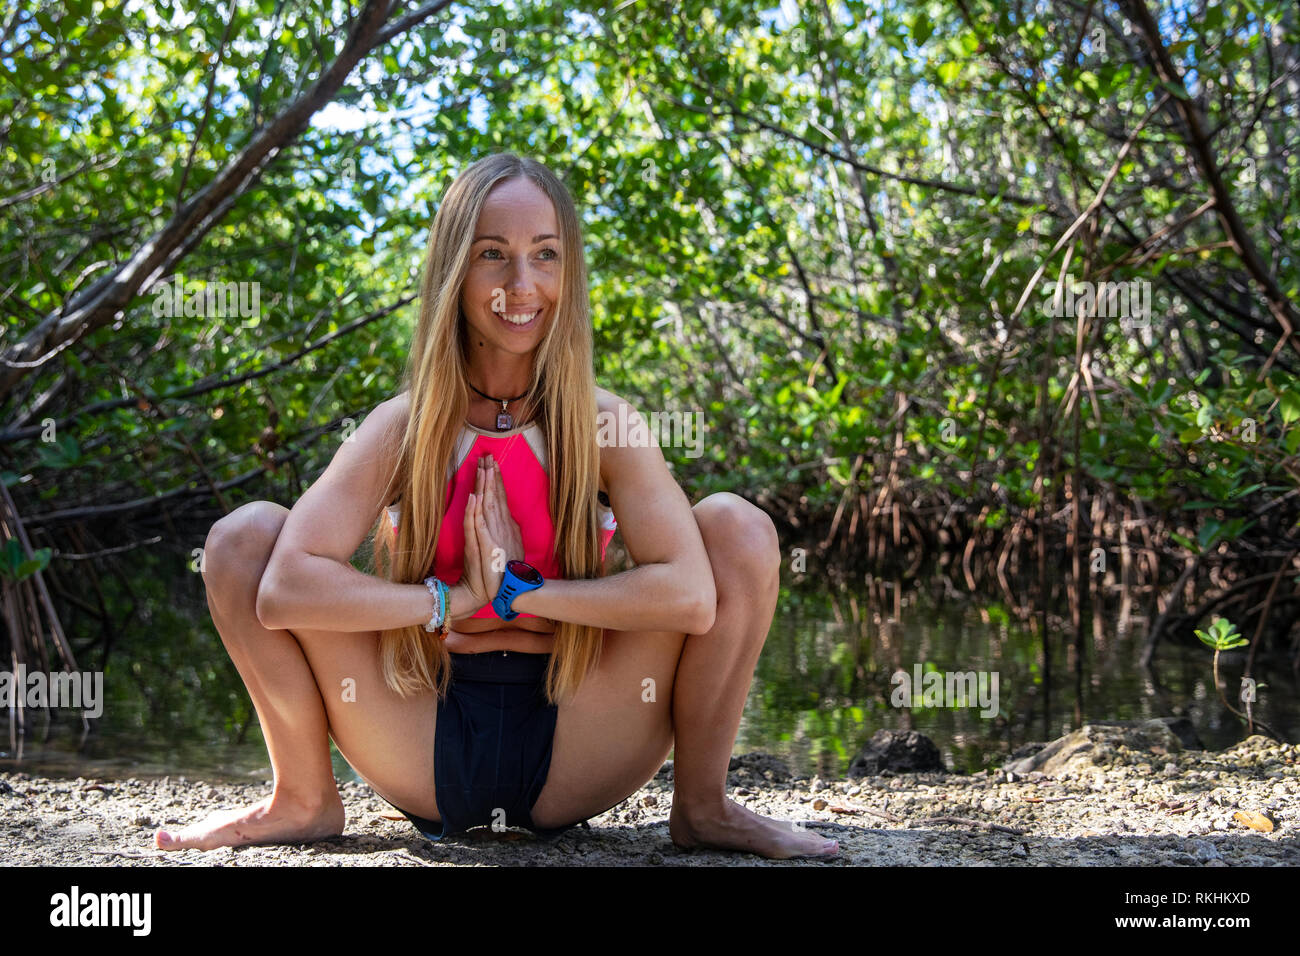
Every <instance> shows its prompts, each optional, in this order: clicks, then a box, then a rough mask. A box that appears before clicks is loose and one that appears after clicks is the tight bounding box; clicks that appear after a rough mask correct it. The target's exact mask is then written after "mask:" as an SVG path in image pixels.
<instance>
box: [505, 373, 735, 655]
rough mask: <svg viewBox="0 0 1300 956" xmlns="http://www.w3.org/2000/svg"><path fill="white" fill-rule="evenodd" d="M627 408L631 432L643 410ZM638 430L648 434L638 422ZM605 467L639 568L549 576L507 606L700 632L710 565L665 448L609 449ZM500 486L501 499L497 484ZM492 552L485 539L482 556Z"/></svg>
mask: <svg viewBox="0 0 1300 956" xmlns="http://www.w3.org/2000/svg"><path fill="white" fill-rule="evenodd" d="M619 404H624V405H627V403H626V402H624V401H623V400H622V399H618V398H616V397H615V400H614V401H613V403H612V405H611V406H610V407H609V408H607V409H603V410H608V411H611V412H613V413H614V414H618V405H619ZM627 407H628V410H627V412H626V413H625V414H626V415H627V419H626V420H627V421H628V432H629V433H633V434H635V433H636V431H637V429H635V427H634V424H633V423H634V422H636V421H637V420H638V419H640V415H639V414H638V412H637V411H636V410H635V409H634V408H632V407H631V405H628V406H627ZM641 427H642V428H643V429H644V431H643V432H642V433H643V434H645V435H649V434H650V429H649V426H648V425H646V424H645V422H644V420H643V419H642V420H641ZM602 464H603V467H604V471H605V477H606V485H607V486H608V488H609V497H610V507H611V509H612V510H613V512H614V514H615V515H617V516H618V526H619V529H620V530H621V531H622V532H623V541H624V543H625V544H626V546H627V550H628V554H629V556H630V557H631V558H632V560H633V561H634V562H635V563H636V565H637V567H635V568H633V569H632V570H630V571H624V572H621V573H619V574H612V575H609V576H608V577H603V578H592V579H589V580H553V581H547V582H546V583H545V584H544V585H543V586H542V587H541V588H539V589H538V590H536V591H529V592H527V593H526V594H521V595H520V596H519V597H517V598H515V600H514V603H513V604H512V605H511V607H512V608H513V609H514V610H516V611H526V612H527V613H529V614H536V615H538V616H539V617H545V618H550V619H551V620H553V621H572V622H574V623H577V624H590V625H593V626H596V627H605V628H609V629H610V630H616V631H681V632H684V633H687V634H703V633H705V632H706V631H708V630H709V629H710V628H711V627H713V618H714V613H715V611H716V610H717V592H716V590H715V587H714V582H713V568H712V566H711V565H710V564H709V556H708V553H707V552H706V551H705V549H704V539H703V538H701V537H700V529H699V525H698V524H696V522H695V515H694V513H693V512H692V511H691V504H690V502H689V501H688V500H687V498H686V495H685V493H683V491H682V489H681V488H680V487H678V485H677V482H676V481H674V480H673V476H672V474H671V472H669V471H668V466H667V464H665V462H664V456H663V452H662V451H660V449H659V446H658V445H656V444H654V443H653V442H651V443H650V444H649V445H647V446H643V447H636V446H629V447H606V448H604V449H603V450H602ZM498 491H499V492H500V493H501V495H502V497H503V498H504V489H502V488H501V487H500V486H499V485H498ZM480 550H483V542H482V541H481V540H480ZM491 550H492V545H491V544H489V545H488V547H487V548H486V553H488V554H490V553H491Z"/></svg>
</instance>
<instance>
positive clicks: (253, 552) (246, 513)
mask: <svg viewBox="0 0 1300 956" xmlns="http://www.w3.org/2000/svg"><path fill="white" fill-rule="evenodd" d="M288 514H289V509H288V508H286V507H284V506H283V505H278V504H276V503H275V502H273V501H250V502H248V503H247V504H243V505H240V506H239V507H238V508H236V509H235V510H234V511H232V512H230V514H228V515H226V516H225V517H224V518H220V519H218V520H217V521H216V522H215V523H214V524H213V525H212V527H211V528H210V529H209V531H208V537H207V539H206V540H205V541H204V542H203V556H202V558H201V560H200V564H199V568H200V570H201V571H202V573H203V583H204V584H205V585H206V586H207V587H208V589H209V590H212V589H218V590H219V589H222V588H225V587H230V586H239V585H240V584H241V583H242V584H244V585H247V584H249V583H253V582H257V581H260V580H261V577H262V572H263V571H264V570H265V569H266V563H267V561H268V560H269V559H270V557H271V551H272V549H273V548H274V547H275V541H276V539H277V538H278V537H279V536H280V529H281V528H283V527H284V519H285V518H286V517H287V516H288Z"/></svg>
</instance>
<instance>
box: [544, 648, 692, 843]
mask: <svg viewBox="0 0 1300 956" xmlns="http://www.w3.org/2000/svg"><path fill="white" fill-rule="evenodd" d="M685 640H686V635H685V634H682V633H674V632H670V631H609V630H607V631H605V632H604V633H603V635H602V638H601V642H602V646H601V652H600V658H599V661H598V662H597V664H596V667H595V668H593V670H592V672H591V674H589V675H588V676H587V679H586V680H584V681H583V682H582V684H581V686H580V687H579V688H578V692H577V693H576V694H575V695H574V696H573V697H572V698H571V699H570V700H567V701H562V702H561V703H560V705H559V709H558V714H557V717H556V724H555V741H554V746H553V748H552V752H551V766H550V769H549V770H548V771H547V776H546V784H545V786H544V787H543V788H542V792H541V794H540V795H539V796H538V798H537V802H536V803H535V804H534V805H533V808H532V817H533V823H534V824H536V825H537V826H538V827H542V828H549V827H556V826H562V825H564V824H566V823H571V822H573V821H575V820H583V819H586V818H587V817H590V816H594V815H596V814H598V813H602V812H604V811H605V810H608V809H609V808H610V807H613V806H616V805H618V804H619V803H621V802H622V801H623V800H625V799H627V797H628V795H629V794H632V793H635V792H636V790H637V789H638V788H639V787H640V786H642V785H643V784H644V783H645V782H646V781H647V780H649V779H650V778H651V777H652V776H654V774H655V771H657V770H658V769H659V768H660V767H661V766H662V765H663V762H664V760H665V759H666V758H667V757H668V754H669V753H670V752H671V751H672V747H673V719H672V702H673V680H674V677H675V675H676V672H677V661H678V659H679V658H680V657H681V653H682V646H683V644H684V643H685Z"/></svg>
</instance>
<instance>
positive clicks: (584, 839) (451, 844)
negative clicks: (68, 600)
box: [0, 736, 1300, 867]
mask: <svg viewBox="0 0 1300 956" xmlns="http://www.w3.org/2000/svg"><path fill="white" fill-rule="evenodd" d="M1298 753H1300V748H1297V747H1294V746H1291V745H1288V744H1278V743H1276V742H1274V741H1272V740H1269V739H1267V738H1264V737H1260V736H1254V737H1250V738H1248V739H1247V740H1245V741H1243V742H1242V743H1240V744H1238V745H1236V746H1235V747H1232V748H1229V749H1227V750H1223V751H1218V752H1212V751H1203V750H1186V751H1182V752H1179V753H1176V754H1172V755H1168V756H1166V755H1163V754H1161V755H1158V756H1157V755H1154V754H1151V753H1141V752H1124V751H1121V752H1120V753H1119V754H1117V755H1116V757H1115V758H1114V759H1113V760H1108V761H1107V762H1106V763H1105V764H1104V765H1102V766H1097V767H1093V768H1086V769H1079V770H1077V771H1076V770H1068V771H1064V772H1061V773H1060V774H1059V775H1057V776H1048V775H1046V774H1044V773H1041V772H1037V771H1035V772H1032V773H1029V774H1025V775H1023V776H1022V775H1019V774H1014V773H1008V772H1006V771H1004V770H988V771H982V772H980V773H977V774H971V775H959V774H949V773H941V772H932V773H915V774H911V773H909V774H897V775H896V774H889V773H884V774H881V775H879V776H869V777H860V778H854V779H853V780H852V781H849V780H838V781H837V780H823V779H821V778H817V777H814V778H813V779H812V780H808V779H807V778H795V777H792V776H791V775H790V774H789V772H788V771H787V770H786V769H785V766H784V764H783V763H782V762H781V761H780V760H779V759H778V758H775V757H772V756H771V755H768V754H761V753H752V754H745V755H742V756H738V757H733V758H732V761H731V770H730V772H729V773H728V793H729V794H730V795H731V797H732V799H734V800H736V801H737V802H739V803H740V804H742V805H744V806H746V807H748V808H749V809H751V810H753V811H755V812H756V813H760V814H763V815H765V816H771V817H775V818H777V819H780V820H787V821H791V822H794V821H803V822H805V823H806V825H807V826H808V828H809V829H810V830H813V831H816V832H818V833H821V834H823V835H825V836H830V837H834V838H835V839H837V840H839V842H840V854H839V856H838V857H836V858H834V859H831V860H829V861H821V860H807V859H801V860H787V861H774V860H766V859H763V858H760V857H757V856H754V855H751V854H745V853H732V852H727V851H715V850H703V849H696V850H679V849H678V848H677V847H675V846H674V845H673V844H672V841H671V840H670V839H669V836H668V814H669V810H670V809H671V806H672V764H671V761H670V762H669V763H667V764H665V765H664V768H663V769H662V770H660V772H659V773H658V774H657V775H656V776H655V777H654V779H652V780H651V781H650V782H649V783H647V784H646V785H645V786H644V787H642V788H641V789H640V790H638V791H637V792H636V793H634V794H632V795H631V796H630V797H628V799H627V800H625V801H623V802H622V803H621V804H619V805H618V806H617V807H614V808H613V809H611V810H609V811H607V812H605V813H603V814H601V815H600V816H598V817H594V818H592V820H591V827H590V829H585V828H581V827H580V828H578V829H576V830H571V831H569V832H567V833H565V834H563V835H562V836H560V837H559V838H557V839H552V840H544V839H539V838H536V837H534V836H533V835H532V834H530V833H527V832H526V831H520V830H507V831H504V832H499V833H497V832H493V831H491V830H490V829H487V828H482V829H478V830H473V831H470V832H469V833H466V834H460V835H459V836H457V837H453V838H450V839H446V840H443V841H440V842H434V841H430V840H426V839H425V838H423V837H422V836H420V835H419V834H418V833H417V832H416V831H415V829H414V828H413V827H412V826H411V825H410V824H409V823H407V822H406V820H405V819H404V818H400V817H399V818H398V819H392V818H393V817H394V816H395V815H396V811H394V810H393V809H392V808H391V807H390V806H389V805H388V804H387V803H385V802H384V801H383V800H382V799H380V798H379V797H378V796H377V795H376V794H375V793H374V792H373V791H372V790H371V789H370V788H369V787H368V786H366V785H365V784H364V783H356V782H348V783H344V784H341V785H340V787H339V792H340V794H341V795H342V797H343V803H344V806H345V808H346V810H347V825H346V828H345V830H344V833H343V835H342V836H339V837H336V838H334V839H331V840H323V841H319V842H316V843H311V844H304V845H296V846H245V847H240V848H237V849H232V848H229V847H227V848H223V849H219V850H211V851H206V852H205V851H200V850H183V851H177V852H163V851H160V850H156V849H155V848H154V847H153V832H154V829H155V828H156V827H158V826H166V827H177V826H183V825H185V824H188V823H192V822H194V821H196V820H199V819H202V818H203V817H204V816H205V815H206V814H208V813H210V812H212V811H214V810H219V809H225V808H233V807H238V806H244V805H248V804H251V803H253V802H255V801H257V800H260V799H262V798H263V797H265V796H267V795H268V794H269V793H270V786H269V781H266V782H263V783H260V784H257V783H246V784H241V783H216V782H210V781H201V780H194V779H189V778H187V777H183V776H177V777H162V778H142V777H128V778H124V779H103V778H93V779H92V778H84V777H78V778H76V779H75V780H72V779H57V778H52V777H45V776H33V775H30V774H26V773H8V772H5V773H0V845H3V846H4V847H5V848H6V850H5V857H6V860H5V862H6V863H8V864H10V865H18V866H32V865H37V866H48V865H56V866H66V865H92V866H95V865H108V866H175V865H203V866H374V865H385V866H521V865H523V866H569V865H584V864H597V865H613V866H752V865H760V866H774V865H776V866H845V865H911V866H966V865H982V866H987V865H1009V866H1059V865H1068V866H1214V867H1219V866H1297V865H1300V847H1298V846H1297V841H1296V833H1297V831H1298V830H1300V766H1298V765H1297V756H1298ZM1238 811H1248V812H1252V813H1254V814H1261V815H1262V816H1263V817H1264V818H1267V820H1268V821H1271V823H1272V824H1273V830H1272V832H1261V831H1260V830H1256V829H1251V828H1250V827H1247V826H1246V825H1244V824H1243V823H1242V822H1240V820H1238V819H1235V818H1234V814H1235V813H1237V812H1238ZM936 817H945V818H948V819H945V820H936V819H934V818H936ZM1251 819H1255V820H1256V822H1258V820H1259V818H1254V817H1252V818H1251Z"/></svg>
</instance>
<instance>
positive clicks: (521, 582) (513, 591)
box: [492, 561, 546, 621]
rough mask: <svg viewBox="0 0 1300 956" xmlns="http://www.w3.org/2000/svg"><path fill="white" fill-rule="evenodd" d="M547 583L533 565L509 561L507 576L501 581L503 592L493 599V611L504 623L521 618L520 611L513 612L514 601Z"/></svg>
mask: <svg viewBox="0 0 1300 956" xmlns="http://www.w3.org/2000/svg"><path fill="white" fill-rule="evenodd" d="M545 583H546V582H545V581H544V580H543V579H542V576H541V574H539V573H538V571H537V569H536V568H535V567H533V566H532V565H531V564H525V563H524V562H523V561H507V562H506V571H505V576H504V577H503V578H502V579H501V590H499V591H497V596H496V597H494V598H493V599H492V610H494V611H496V613H497V617H499V618H501V620H503V621H513V620H514V619H515V618H517V617H518V616H519V612H518V611H514V610H511V608H510V605H511V604H512V603H513V602H514V599H515V598H517V597H519V595H521V594H526V593H527V592H529V591H536V590H537V589H538V588H540V587H541V586H542V585H543V584H545Z"/></svg>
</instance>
